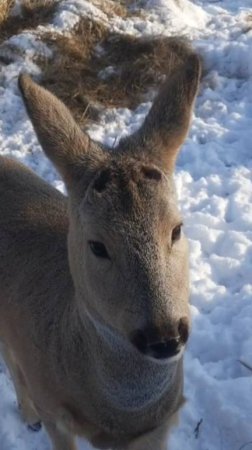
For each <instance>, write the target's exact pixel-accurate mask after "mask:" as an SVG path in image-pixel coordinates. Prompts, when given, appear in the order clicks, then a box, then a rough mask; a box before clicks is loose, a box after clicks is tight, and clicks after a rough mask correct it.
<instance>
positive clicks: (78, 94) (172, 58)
mask: <svg viewBox="0 0 252 450" xmlns="http://www.w3.org/2000/svg"><path fill="white" fill-rule="evenodd" d="M41 38H42V39H43V41H45V42H46V43H47V44H48V45H49V46H51V48H52V49H53V57H52V59H51V60H45V59H41V58H40V59H39V61H38V63H39V65H40V67H41V69H42V83H43V84H44V86H46V87H47V88H48V89H50V90H51V91H52V92H54V93H55V94H56V95H57V96H58V97H60V98H61V99H62V100H63V101H64V102H65V103H66V104H67V105H68V106H69V108H70V109H71V110H72V112H73V114H74V115H75V117H76V119H77V120H78V121H79V122H81V123H83V122H85V121H86V120H87V119H93V120H96V119H97V107H98V108H99V107H101V106H104V107H128V108H131V109H134V108H135V107H136V106H137V105H138V104H139V103H140V102H141V101H143V100H144V98H145V95H146V93H147V92H148V91H149V89H150V88H152V87H155V86H157V85H158V84H160V82H161V81H162V79H163V77H164V75H165V74H168V73H169V72H170V70H172V69H174V66H175V65H177V64H180V63H181V59H183V56H184V55H185V53H188V47H187V45H186V44H185V43H184V42H183V41H181V40H178V39H177V38H167V37H158V38H152V39H142V38H137V37H133V36H130V35H122V34H118V33H115V32H110V31H109V30H108V28H106V27H105V26H104V25H102V24H101V23H98V22H94V21H93V20H91V19H88V18H82V19H81V20H80V22H79V24H78V25H77V26H76V27H75V28H74V29H73V30H72V33H71V35H70V36H62V35H59V34H48V33H47V34H46V35H43V36H41Z"/></svg>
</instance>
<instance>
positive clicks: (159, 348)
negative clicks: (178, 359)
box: [147, 338, 181, 359]
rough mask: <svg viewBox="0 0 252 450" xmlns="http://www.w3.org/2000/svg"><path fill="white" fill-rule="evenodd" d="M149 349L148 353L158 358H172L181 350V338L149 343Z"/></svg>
mask: <svg viewBox="0 0 252 450" xmlns="http://www.w3.org/2000/svg"><path fill="white" fill-rule="evenodd" d="M147 350H148V354H150V355H151V356H153V357H154V358H156V359H164V358H171V357H172V356H175V355H177V354H178V353H179V352H180V350H181V342H180V339H179V338H176V339H170V340H168V341H163V342H157V343H155V344H151V345H148V347H147Z"/></svg>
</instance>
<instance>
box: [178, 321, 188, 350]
mask: <svg viewBox="0 0 252 450" xmlns="http://www.w3.org/2000/svg"><path fill="white" fill-rule="evenodd" d="M178 332H179V336H180V339H181V342H182V343H183V344H186V342H187V341H188V338H189V321H188V319H187V317H182V319H180V321H179V325H178Z"/></svg>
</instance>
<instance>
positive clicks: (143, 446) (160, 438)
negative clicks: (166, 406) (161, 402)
mask: <svg viewBox="0 0 252 450" xmlns="http://www.w3.org/2000/svg"><path fill="white" fill-rule="evenodd" d="M178 416H179V415H178V412H176V413H175V414H173V415H172V417H171V418H170V419H169V421H168V422H167V423H165V424H163V425H161V426H160V427H158V428H155V429H154V430H152V431H150V432H148V433H145V434H144V435H142V436H140V437H139V438H137V439H135V440H134V441H132V442H131V443H130V444H129V445H128V446H127V447H126V448H123V449H121V450H153V449H155V450H168V443H167V440H168V435H169V431H170V430H171V428H172V427H173V426H175V425H177V424H178Z"/></svg>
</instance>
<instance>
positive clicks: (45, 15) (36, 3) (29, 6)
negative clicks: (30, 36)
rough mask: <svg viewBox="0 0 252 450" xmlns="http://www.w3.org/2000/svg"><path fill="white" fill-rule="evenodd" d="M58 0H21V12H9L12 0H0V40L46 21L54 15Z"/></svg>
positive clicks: (12, 3)
mask: <svg viewBox="0 0 252 450" xmlns="http://www.w3.org/2000/svg"><path fill="white" fill-rule="evenodd" d="M58 3H59V0H21V2H20V7H21V14H20V15H18V16H16V15H15V16H14V15H12V14H11V10H12V7H13V5H14V0H2V3H1V5H0V42H3V41H4V40H6V39H8V38H10V37H11V36H14V35H16V34H19V33H21V32H22V31H24V30H28V29H35V28H37V27H38V25H44V24H46V23H48V22H49V21H50V20H51V18H52V16H53V15H54V13H55V11H56V8H57V5H58Z"/></svg>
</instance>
